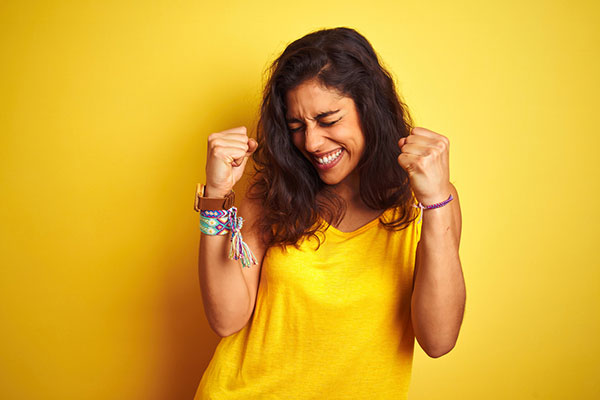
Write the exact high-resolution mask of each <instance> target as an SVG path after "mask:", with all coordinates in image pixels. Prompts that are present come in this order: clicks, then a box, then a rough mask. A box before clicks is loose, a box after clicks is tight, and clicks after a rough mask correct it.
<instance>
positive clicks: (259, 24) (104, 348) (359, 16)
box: [0, 0, 600, 400]
mask: <svg viewBox="0 0 600 400" xmlns="http://www.w3.org/2000/svg"><path fill="white" fill-rule="evenodd" d="M599 17H600V7H599V6H598V3H597V2H594V1H570V2H567V1H516V0H510V1H502V2H482V1H475V0H472V1H460V0H459V1H426V2H425V1H421V2H419V1H378V0H373V1H314V0H307V1H304V2H283V1H278V2H275V1H273V2H269V1H255V2H250V1H228V2H224V4H218V3H217V2H204V1H173V0H171V1H166V0H164V1H152V0H145V1H114V0H112V1H48V2H44V1H5V2H3V3H2V4H1V5H0V33H1V35H0V43H1V55H0V57H1V60H0V61H1V62H0V230H1V237H0V260H1V267H0V273H1V278H0V285H1V286H0V323H1V329H0V332H1V333H0V335H1V341H0V343H1V344H0V357H1V359H0V368H1V370H0V398H2V399H11V400H12V399H63V400H64V399H89V400H94V399H191V398H192V396H193V394H194V393H195V390H196V386H197V384H198V382H199V380H200V376H201V374H202V372H203V370H204V368H205V367H206V365H207V363H208V361H209V359H210V357H211V355H212V352H213V350H214V347H215V345H216V343H217V341H218V337H217V336H216V335H215V334H214V333H213V332H212V331H211V330H210V328H209V326H208V323H207V321H206V319H205V316H204V313H203V309H202V302H201V296H200V288H199V283H198V275H197V264H196V263H197V248H198V239H199V230H198V215H197V214H196V213H195V212H194V211H193V203H192V201H193V193H194V190H195V186H196V183H197V182H202V181H203V180H204V162H205V155H206V139H207V136H208V135H209V134H210V133H212V132H216V131H220V130H224V129H227V128H230V127H234V126H239V125H246V126H247V127H249V129H250V131H251V132H254V131H255V127H254V126H255V123H256V119H257V108H258V104H259V101H260V91H261V87H262V85H263V79H264V71H265V68H266V66H267V65H268V63H269V62H270V61H272V60H273V58H274V57H276V56H277V55H278V54H279V53H280V52H281V51H282V50H283V49H284V48H285V46H286V45H287V44H288V43H289V42H291V41H293V40H295V39H297V38H299V37H301V36H303V35H304V34H306V33H308V32H310V31H312V30H315V29H318V28H325V27H335V26H349V27H352V28H355V29H357V30H358V31H359V32H361V33H362V34H363V35H365V36H366V37H367V38H368V39H369V40H370V41H371V43H372V44H373V46H374V48H375V49H376V51H377V52H378V53H379V54H380V56H381V57H382V60H383V62H384V63H385V65H386V66H387V67H388V68H389V69H390V70H391V71H392V73H393V75H394V77H395V79H396V82H397V86H398V89H399V91H400V93H401V95H402V97H403V98H404V99H405V101H406V102H407V104H408V106H409V108H410V111H411V112H412V115H413V117H414V119H415V122H416V125H417V126H422V127H426V128H428V129H431V130H433V131H435V132H438V133H441V134H443V135H445V136H447V137H448V138H449V139H450V162H451V166H450V174H451V181H452V182H453V183H454V185H455V186H456V187H457V189H458V192H459V195H460V201H461V205H462V210H463V235H462V242H461V260H462V264H463V269H464V274H465V280H466V284H467V305H466V312H465V317H464V323H463V326H462V330H461V333H460V337H459V340H458V343H457V345H456V347H455V349H454V350H452V352H451V353H449V354H447V355H445V356H443V357H441V358H439V359H431V358H428V357H427V356H426V355H425V353H424V352H423V351H422V350H421V349H420V348H419V347H418V344H416V345H415V346H416V348H415V350H416V351H415V360H414V369H413V381H412V386H411V391H410V394H411V397H410V398H411V399H414V400H419V399H428V400H429V399H596V398H600V383H599V382H600V381H599V379H598V377H599V376H600V362H599V361H598V358H599V357H600V346H599V344H598V343H599V341H598V338H599V337H600V310H599V305H600V295H599V293H598V284H599V283H600V279H599V278H600V272H599V267H600V263H599V262H598V255H597V254H598V247H597V246H598V245H597V243H596V242H597V240H598V237H599V235H598V232H597V230H598V227H599V226H600V218H599V215H600V212H599V205H600V204H599V203H600V202H599V201H598V199H599V198H600V185H599V181H600V180H599V172H600V169H599V166H598V157H597V153H598V151H599V149H600V139H599V133H598V128H597V123H596V121H595V118H596V117H597V116H598V114H599V112H598V107H599V102H598V93H599V90H600V85H599V83H600V78H599V71H600V55H599V51H600V28H599V26H600V18H599ZM324 398H325V397H324Z"/></svg>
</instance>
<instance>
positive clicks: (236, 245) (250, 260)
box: [200, 207, 258, 268]
mask: <svg viewBox="0 0 600 400" xmlns="http://www.w3.org/2000/svg"><path fill="white" fill-rule="evenodd" d="M243 224H244V219H243V218H242V217H238V216H237V208H235V207H231V208H230V209H228V210H201V211H200V232H202V233H204V234H205V235H211V236H221V235H227V233H228V231H231V246H230V247H229V258H231V259H232V260H240V261H241V263H242V268H243V267H248V268H249V267H250V266H251V265H253V264H258V262H257V261H256V257H254V254H252V251H251V250H250V247H248V245H247V244H246V243H245V242H244V241H243V240H242V232H241V229H242V225H243Z"/></svg>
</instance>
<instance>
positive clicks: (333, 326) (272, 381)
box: [194, 209, 421, 400]
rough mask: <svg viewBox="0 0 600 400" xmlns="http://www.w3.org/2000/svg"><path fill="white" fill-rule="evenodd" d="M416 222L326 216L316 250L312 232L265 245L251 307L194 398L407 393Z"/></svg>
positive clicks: (298, 399) (220, 348)
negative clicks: (359, 221)
mask: <svg viewBox="0 0 600 400" xmlns="http://www.w3.org/2000/svg"><path fill="white" fill-rule="evenodd" d="M394 212H395V209H388V210H387V211H385V213H384V215H383V216H384V217H387V216H388V214H390V213H394ZM420 230H421V227H420V223H417V220H415V221H414V222H412V223H411V224H410V225H409V226H408V227H407V228H406V229H404V230H401V231H388V230H386V229H384V227H383V226H382V225H381V224H380V223H379V219H375V220H373V221H371V222H369V223H367V224H366V225H364V226H362V227H360V228H359V229H357V230H355V231H353V232H341V231H339V230H337V229H336V228H334V227H332V226H330V227H329V228H328V229H327V230H326V231H325V232H324V235H321V240H322V244H321V247H320V248H319V249H318V250H317V251H315V250H314V249H315V247H316V240H315V239H314V238H308V239H306V238H305V239H303V240H301V242H300V249H296V248H294V247H293V246H287V248H286V251H284V250H282V249H281V248H280V247H271V248H269V249H268V250H267V252H266V254H265V257H264V260H263V265H262V271H261V278H260V284H259V288H258V294H257V298H256V307H255V309H254V312H253V314H252V317H251V318H250V320H249V321H248V324H246V326H245V327H244V328H243V329H242V330H240V331H239V332H236V333H235V334H233V335H230V336H227V337H224V338H222V339H221V341H220V342H219V344H218V346H217V348H216V349H215V353H214V355H213V358H212V360H211V361H210V363H209V365H208V367H207V369H206V371H205V372H204V375H203V376H202V379H201V381H200V384H199V387H198V390H197V392H196V396H195V397H194V400H208V399H211V400H212V399H219V400H221V399H222V400H237V399H244V400H248V399H278V400H283V399H285V400H288V399H293V400H303V399H328V400H338V399H339V400H342V399H344V400H347V399H353V400H354V399H372V400H376V399H385V400H389V399H405V398H406V395H407V392H408V388H409V383H410V376H411V368H412V358H413V347H414V333H413V329H412V324H411V317H410V299H411V293H412V281H413V271H414V265H415V252H416V248H417V243H418V241H419V239H420ZM323 238H324V239H325V240H324V241H323Z"/></svg>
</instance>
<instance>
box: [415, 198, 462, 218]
mask: <svg viewBox="0 0 600 400" xmlns="http://www.w3.org/2000/svg"><path fill="white" fill-rule="evenodd" d="M452 199H453V197H452V194H450V197H448V198H447V199H446V200H444V201H442V202H439V203H435V204H431V205H429V206H424V205H423V203H421V202H419V204H418V205H414V204H413V207H416V208H420V209H421V215H420V216H419V221H418V222H417V223H419V222H421V220H422V219H423V210H431V209H434V208H440V207H444V206H445V205H446V204H448V203H450V202H451V201H452Z"/></svg>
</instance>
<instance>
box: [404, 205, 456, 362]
mask: <svg viewBox="0 0 600 400" xmlns="http://www.w3.org/2000/svg"><path fill="white" fill-rule="evenodd" d="M455 197H456V196H455ZM422 223H423V225H422V230H421V240H420V242H419V248H418V255H417V257H418V259H419V263H418V265H417V269H416V270H415V281H414V288H413V294H412V309H411V310H412V322H413V328H414V331H415V336H416V337H417V340H418V341H419V344H420V345H421V347H422V348H423V349H425V351H426V352H427V353H428V354H429V355H430V356H432V357H439V356H441V355H443V354H446V353H447V352H449V351H450V350H451V349H452V348H453V347H454V344H455V343H456V340H457V338H458V333H459V330H460V325H461V323H462V318H463V314H464V307H465V299H466V291H465V282H464V278H463V273H462V267H461V263H460V258H459V252H458V250H459V242H460V229H461V221H460V208H459V204H458V199H456V201H451V202H450V203H449V204H448V205H446V206H444V207H441V208H438V209H432V210H425V211H424V213H423V222H422Z"/></svg>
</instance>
